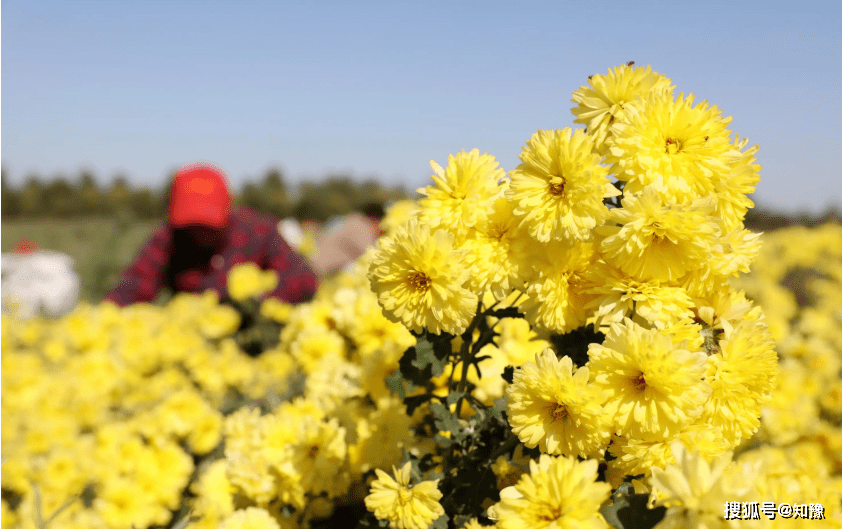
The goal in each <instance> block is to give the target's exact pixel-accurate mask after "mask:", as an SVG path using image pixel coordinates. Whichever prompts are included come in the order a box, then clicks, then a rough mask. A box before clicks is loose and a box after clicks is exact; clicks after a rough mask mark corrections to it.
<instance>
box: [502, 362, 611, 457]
mask: <svg viewBox="0 0 842 529" xmlns="http://www.w3.org/2000/svg"><path fill="white" fill-rule="evenodd" d="M588 377H589V373H588V368H587V367H582V368H579V369H577V370H575V373H574V369H573V361H572V360H571V359H570V357H569V356H565V357H563V358H561V359H559V358H557V357H556V354H555V352H554V351H553V350H552V349H549V348H548V349H546V350H545V351H544V352H543V353H541V354H539V355H535V362H527V363H525V364H524V365H523V366H522V367H521V368H520V369H519V370H517V371H515V374H514V380H513V381H512V385H511V386H509V388H508V390H506V393H507V394H508V397H509V398H508V410H507V413H508V416H509V425H510V426H511V428H512V432H514V433H515V434H517V436H518V438H520V440H521V442H522V443H523V444H525V445H526V446H527V447H528V448H535V447H536V446H539V447H540V449H541V451H542V452H544V453H548V454H551V455H567V456H582V457H595V456H599V455H601V454H602V452H604V451H605V447H606V446H608V440H609V437H610V435H611V433H610V431H609V418H608V417H607V416H606V414H605V410H603V409H602V406H601V401H602V395H601V392H600V390H599V389H598V388H597V387H596V386H594V385H593V384H590V383H589V381H588Z"/></svg>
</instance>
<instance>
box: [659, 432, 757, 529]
mask: <svg viewBox="0 0 842 529" xmlns="http://www.w3.org/2000/svg"><path fill="white" fill-rule="evenodd" d="M672 452H673V455H674V456H675V459H676V464H675V465H670V466H668V467H667V468H666V469H665V470H661V469H660V468H653V469H652V478H651V480H650V483H651V484H652V489H653V493H652V494H653V497H654V498H657V500H656V501H654V502H653V503H654V505H657V506H661V505H663V506H664V507H666V508H667V513H666V515H665V516H664V519H663V520H662V521H661V522H660V523H659V524H658V527H659V528H663V529H715V528H722V529H726V528H729V527H740V526H741V525H740V524H741V523H742V521H741V520H734V521H733V522H729V521H726V520H725V518H724V513H725V504H726V502H734V501H735V502H739V501H741V500H742V501H750V500H754V501H757V500H756V499H755V497H752V496H750V491H751V482H752V479H751V478H752V477H754V478H755V479H756V478H757V477H758V476H757V475H752V474H753V473H752V470H751V469H747V468H739V469H737V468H736V467H735V466H734V465H733V463H732V462H731V458H732V453H731V452H726V453H725V454H723V455H721V456H718V457H716V458H714V459H713V461H711V462H708V461H707V460H706V459H705V458H704V457H702V455H701V454H699V452H697V451H694V452H692V453H690V452H689V451H688V450H687V449H686V448H685V447H684V445H682V444H681V443H678V442H676V443H674V444H673V448H672ZM738 470H741V471H743V472H744V473H746V474H747V475H746V476H745V477H746V478H748V479H743V480H742V483H735V481H737V480H734V479H731V477H730V476H729V474H735V473H736V471H738Z"/></svg>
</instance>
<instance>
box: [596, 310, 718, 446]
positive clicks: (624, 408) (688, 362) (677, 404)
mask: <svg viewBox="0 0 842 529" xmlns="http://www.w3.org/2000/svg"><path fill="white" fill-rule="evenodd" d="M588 356H590V360H589V361H588V364H587V365H588V367H589V368H590V374H591V379H592V380H593V381H594V382H595V383H596V385H597V386H598V387H600V388H602V389H604V390H606V391H607V392H608V399H607V401H606V402H605V410H606V412H608V414H609V416H611V417H614V426H615V428H616V431H617V433H618V434H619V435H624V436H629V437H639V438H641V439H645V440H656V439H665V438H667V437H670V436H672V435H675V434H677V433H678V432H680V431H681V430H682V429H684V427H686V426H687V425H688V424H689V423H690V422H691V421H692V420H693V419H695V418H696V417H698V416H699V415H701V413H702V410H703V407H704V404H705V401H706V400H707V398H708V396H709V395H710V392H711V389H710V385H709V384H708V383H707V382H706V381H705V380H704V374H705V371H704V370H705V361H706V360H707V356H706V355H705V354H704V353H703V352H690V351H687V350H685V349H682V347H681V345H676V344H674V343H673V340H672V339H671V338H670V336H669V335H666V334H663V333H661V332H659V331H658V330H655V329H644V328H643V327H641V326H639V325H637V324H636V323H634V322H632V321H630V320H626V322H625V323H623V324H620V323H615V324H613V325H612V326H611V328H610V329H609V331H608V334H607V335H606V336H605V341H604V342H603V343H602V344H590V347H589V349H588Z"/></svg>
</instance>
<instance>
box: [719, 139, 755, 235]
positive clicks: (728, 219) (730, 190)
mask: <svg viewBox="0 0 842 529" xmlns="http://www.w3.org/2000/svg"><path fill="white" fill-rule="evenodd" d="M746 145H748V139H747V138H743V139H740V135H739V134H736V135H735V138H734V141H733V143H732V144H731V147H732V149H731V151H729V152H728V153H727V154H726V155H725V161H726V163H727V165H728V170H729V172H728V175H727V177H726V178H722V179H717V180H715V181H714V191H715V196H716V214H717V216H719V218H721V219H722V227H723V229H724V230H725V231H732V230H736V229H738V228H739V226H740V224H742V221H743V219H744V218H745V215H746V211H748V209H749V208H753V207H754V202H752V201H751V199H750V198H748V196H746V195H750V194H752V193H754V189H755V187H756V186H757V183H758V182H759V181H760V169H761V167H760V166H759V165H758V164H755V163H754V162H755V161H756V160H757V158H755V157H754V155H755V154H756V153H757V151H758V150H759V149H760V147H759V146H758V145H754V146H752V147H749V148H748V149H747V150H743V149H745V148H746Z"/></svg>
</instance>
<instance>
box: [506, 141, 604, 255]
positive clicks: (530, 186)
mask: <svg viewBox="0 0 842 529" xmlns="http://www.w3.org/2000/svg"><path fill="white" fill-rule="evenodd" d="M593 148H594V146H593V140H591V138H589V137H588V136H587V134H585V133H584V132H583V131H581V130H576V131H575V132H574V131H572V129H570V127H567V128H565V129H562V130H539V131H538V132H536V133H535V134H533V135H532V138H530V139H529V141H527V142H526V146H525V147H524V148H523V152H522V153H521V154H520V160H521V164H520V165H518V167H517V169H515V170H514V171H512V172H511V177H512V182H511V184H510V186H509V189H508V190H507V191H506V197H507V198H508V199H509V200H510V201H512V202H513V203H514V204H515V209H514V214H515V216H516V217H518V219H519V220H520V223H521V226H522V227H523V228H524V229H525V230H526V231H527V232H528V233H529V235H530V236H532V237H534V238H536V239H537V240H539V241H541V242H548V241H550V240H556V241H562V240H580V241H586V240H589V239H590V238H591V237H592V235H593V234H592V230H593V229H594V227H596V226H598V225H600V224H602V223H603V222H605V219H606V218H607V217H608V208H607V207H606V206H605V204H603V203H602V199H603V198H604V197H611V196H617V195H619V194H620V191H619V190H617V188H615V187H614V186H613V185H611V184H610V183H609V182H608V170H607V169H606V168H605V167H604V166H603V165H601V164H600V163H599V162H600V156H599V155H598V154H596V153H595V152H594V151H593Z"/></svg>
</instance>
